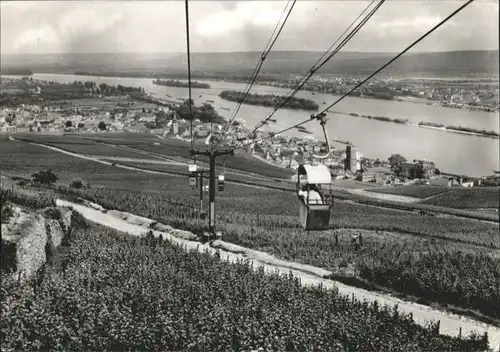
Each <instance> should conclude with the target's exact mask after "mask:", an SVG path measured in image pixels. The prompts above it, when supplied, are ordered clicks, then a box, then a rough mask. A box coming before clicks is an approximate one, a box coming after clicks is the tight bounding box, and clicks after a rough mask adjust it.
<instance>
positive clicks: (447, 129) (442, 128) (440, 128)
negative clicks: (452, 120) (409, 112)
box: [416, 122, 500, 139]
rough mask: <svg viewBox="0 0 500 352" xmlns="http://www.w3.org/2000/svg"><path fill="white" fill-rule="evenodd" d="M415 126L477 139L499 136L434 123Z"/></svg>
mask: <svg viewBox="0 0 500 352" xmlns="http://www.w3.org/2000/svg"><path fill="white" fill-rule="evenodd" d="M416 126H418V127H422V128H431V129H434V130H438V131H445V132H452V133H460V134H465V135H469V136H477V137H488V138H496V139H499V138H500V134H499V133H497V132H495V131H484V132H483V131H474V129H472V128H466V127H465V128H464V127H461V126H446V127H445V126H444V125H442V124H438V123H434V122H419V123H418V124H417V125H416Z"/></svg>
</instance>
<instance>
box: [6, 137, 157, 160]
mask: <svg viewBox="0 0 500 352" xmlns="http://www.w3.org/2000/svg"><path fill="white" fill-rule="evenodd" d="M16 138H17V139H20V140H23V141H31V142H35V143H43V144H47V145H50V146H53V147H56V148H60V149H63V150H66V151H69V152H73V153H79V154H87V155H89V156H92V155H96V156H112V157H124V158H139V159H144V158H145V156H144V154H140V153H136V152H134V151H132V150H125V149H122V148H118V147H113V146H111V145H105V144H102V143H97V142H94V141H91V140H86V139H83V138H78V137H74V136H66V135H65V136H53V135H39V134H35V133H32V134H20V135H16ZM151 144H153V142H151ZM149 158H150V159H152V158H151V157H149Z"/></svg>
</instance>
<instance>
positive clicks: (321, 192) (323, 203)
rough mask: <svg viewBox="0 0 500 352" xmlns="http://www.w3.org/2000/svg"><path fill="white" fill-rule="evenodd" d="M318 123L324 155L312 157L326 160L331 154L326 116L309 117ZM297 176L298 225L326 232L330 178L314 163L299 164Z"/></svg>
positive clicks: (325, 170) (330, 192)
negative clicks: (323, 140)
mask: <svg viewBox="0 0 500 352" xmlns="http://www.w3.org/2000/svg"><path fill="white" fill-rule="evenodd" d="M311 119H317V120H319V121H320V124H321V127H322V128H323V133H324V135H325V141H326V147H327V150H326V154H325V155H312V157H313V158H314V159H326V158H328V157H329V156H330V154H331V153H332V151H333V150H332V149H331V147H330V142H329V139H328V134H327V132H326V129H325V124H326V114H325V113H321V114H319V115H318V116H315V115H314V114H313V115H311ZM297 172H298V174H297V196H298V198H299V200H300V205H299V206H300V208H299V216H300V224H301V226H302V227H303V228H304V229H305V230H306V231H309V230H327V229H328V227H329V226H330V214H331V210H332V206H333V196H332V187H331V184H332V176H331V174H330V170H329V169H328V167H326V165H324V164H321V163H318V162H315V163H311V164H300V165H299V167H298V171H297Z"/></svg>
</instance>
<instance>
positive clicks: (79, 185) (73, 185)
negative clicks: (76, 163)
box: [69, 178, 85, 189]
mask: <svg viewBox="0 0 500 352" xmlns="http://www.w3.org/2000/svg"><path fill="white" fill-rule="evenodd" d="M69 186H70V187H71V188H76V189H81V188H85V184H84V183H83V180H82V179H81V178H75V179H73V180H71V182H70V184H69Z"/></svg>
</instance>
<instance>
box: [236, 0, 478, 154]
mask: <svg viewBox="0 0 500 352" xmlns="http://www.w3.org/2000/svg"><path fill="white" fill-rule="evenodd" d="M472 2H474V0H469V1H467V2H466V3H465V4H463V5H462V6H460V7H459V8H458V9H456V10H455V11H453V12H452V13H451V14H450V15H449V16H447V17H446V18H445V19H443V20H442V21H440V22H439V23H438V24H437V25H435V26H434V27H433V28H431V29H430V30H429V31H427V32H426V33H425V34H423V35H422V36H421V37H420V38H418V39H417V40H415V41H414V42H413V43H412V44H410V45H409V46H408V47H406V49H404V50H403V51H401V52H400V53H399V54H398V55H396V56H395V57H394V58H392V59H391V60H389V61H388V62H387V63H385V64H384V65H383V66H382V67H380V68H379V69H378V70H376V71H375V72H373V73H372V74H371V75H370V76H368V77H367V78H365V79H364V80H363V81H361V82H360V83H358V84H357V85H356V86H354V88H352V89H351V90H349V91H348V92H347V93H346V94H344V95H343V96H342V97H340V98H339V99H337V100H336V101H335V102H334V103H333V104H331V105H330V106H328V107H327V108H326V109H324V110H323V111H321V112H319V113H318V114H312V115H311V117H310V118H308V119H307V120H304V121H302V122H299V123H297V124H295V125H293V126H290V127H288V128H285V129H284V130H281V131H279V132H276V133H271V134H269V135H268V136H266V137H262V138H260V139H258V140H256V141H253V142H252V143H259V142H261V141H263V140H265V139H268V138H271V137H273V136H275V135H277V134H281V133H284V132H287V131H289V130H291V129H293V128H296V127H299V126H301V125H304V124H306V123H307V122H309V121H312V120H315V119H317V118H318V117H319V116H321V115H322V114H324V113H326V112H327V111H328V110H329V109H330V108H331V107H333V106H334V105H335V104H337V103H338V102H340V101H341V100H342V99H344V98H345V97H347V96H348V95H349V94H351V93H352V92H353V91H355V90H356V89H358V88H359V87H360V86H361V85H363V84H364V83H366V82H367V81H368V80H370V79H371V78H372V77H373V76H375V75H376V74H377V73H379V72H380V71H382V70H383V69H384V68H386V67H387V66H389V65H390V64H391V63H393V62H394V61H396V60H397V59H398V58H400V57H401V56H402V55H404V54H405V53H406V52H407V51H408V50H410V49H411V48H413V47H414V46H415V45H417V44H418V43H419V42H421V41H422V40H423V39H424V38H426V37H427V36H428V35H429V34H431V33H432V32H434V31H435V30H436V29H438V28H439V27H441V26H442V25H443V24H445V23H446V22H448V21H449V20H450V19H451V18H452V17H453V16H455V15H456V14H458V13H459V12H460V11H462V10H463V9H465V8H466V7H467V6H469V5H470V4H471V3H472ZM239 148H241V147H239ZM235 149H236V148H235Z"/></svg>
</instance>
